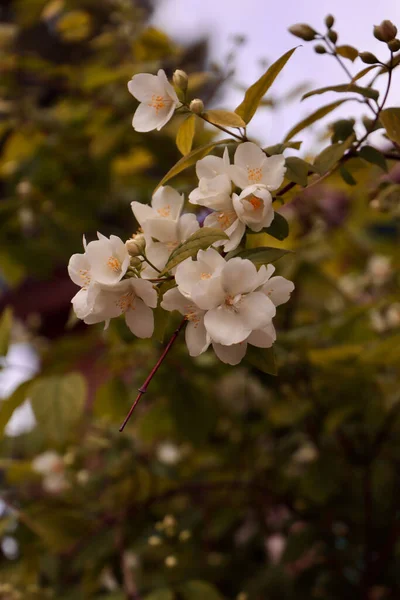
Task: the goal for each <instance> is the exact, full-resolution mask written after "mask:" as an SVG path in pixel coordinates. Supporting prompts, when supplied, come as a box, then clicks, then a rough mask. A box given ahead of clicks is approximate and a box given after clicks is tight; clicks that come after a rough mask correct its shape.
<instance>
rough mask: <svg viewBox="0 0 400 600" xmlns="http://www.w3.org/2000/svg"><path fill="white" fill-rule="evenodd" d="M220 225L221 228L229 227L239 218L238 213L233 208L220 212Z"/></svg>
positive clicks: (218, 217)
mask: <svg viewBox="0 0 400 600" xmlns="http://www.w3.org/2000/svg"><path fill="white" fill-rule="evenodd" d="M217 219H218V225H219V226H220V227H221V229H228V227H230V226H231V225H232V223H233V222H234V221H236V219H237V215H236V213H235V211H233V210H231V211H229V212H220V213H218V216H217Z"/></svg>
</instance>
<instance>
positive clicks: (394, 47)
mask: <svg viewBox="0 0 400 600" xmlns="http://www.w3.org/2000/svg"><path fill="white" fill-rule="evenodd" d="M388 46H389V48H390V50H391V51H392V52H397V51H398V50H400V40H398V39H397V38H395V39H394V40H391V41H390V42H388Z"/></svg>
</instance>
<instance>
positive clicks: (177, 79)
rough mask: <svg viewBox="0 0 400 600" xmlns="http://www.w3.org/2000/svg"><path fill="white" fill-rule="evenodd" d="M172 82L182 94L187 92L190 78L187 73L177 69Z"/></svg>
mask: <svg viewBox="0 0 400 600" xmlns="http://www.w3.org/2000/svg"><path fill="white" fill-rule="evenodd" d="M172 81H173V82H174V85H176V87H177V88H179V89H180V90H182V92H186V90H187V86H188V81H189V78H188V76H187V73H185V71H181V69H176V71H175V72H174V74H173V75H172Z"/></svg>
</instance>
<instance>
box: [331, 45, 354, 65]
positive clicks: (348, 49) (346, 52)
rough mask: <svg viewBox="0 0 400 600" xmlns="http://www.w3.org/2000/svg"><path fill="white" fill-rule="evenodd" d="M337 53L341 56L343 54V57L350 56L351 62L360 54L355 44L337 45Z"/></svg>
mask: <svg viewBox="0 0 400 600" xmlns="http://www.w3.org/2000/svg"><path fill="white" fill-rule="evenodd" d="M336 54H339V56H343V58H348V59H349V60H351V62H354V61H355V60H356V58H357V56H358V50H357V49H356V48H354V47H353V46H348V45H346V44H345V45H344V46H336Z"/></svg>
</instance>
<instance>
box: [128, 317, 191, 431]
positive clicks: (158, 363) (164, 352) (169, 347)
mask: <svg viewBox="0 0 400 600" xmlns="http://www.w3.org/2000/svg"><path fill="white" fill-rule="evenodd" d="M185 323H186V318H185V319H183V320H182V321H181V323H180V325H179V327H178V328H177V329H176V330H175V331H174V333H173V334H172V336H171V339H170V340H169V342H168V344H167V345H166V346H165V348H164V350H163V353H162V354H161V356H160V358H159V359H158V361H157V362H156V364H155V365H154V367H153V368H152V370H151V371H150V373H149V375H148V376H147V378H146V380H145V382H144V383H143V385H142V386H141V387H140V388H139V390H138V391H139V394H138V395H137V397H136V400H135V402H134V403H133V404H132V406H131V408H130V411H129V412H128V414H127V415H126V417H125V419H124V422H123V423H122V425H121V427H120V428H119V431H123V430H124V428H125V425H126V424H127V422H128V421H129V419H130V418H131V416H132V413H133V411H134V410H135V408H136V406H137V404H138V402H139V400H140V398H141V397H142V396H143V394H145V393H146V392H147V388H148V386H149V384H150V382H151V380H152V379H153V377H154V375H155V374H156V373H157V371H158V369H159V368H160V366H161V365H162V363H163V361H164V359H165V357H166V356H167V354H168V352H169V351H170V350H171V348H172V345H173V343H174V342H175V340H176V338H177V337H178V335H179V333H180V331H181V329H182V328H183V326H184V325H185Z"/></svg>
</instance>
